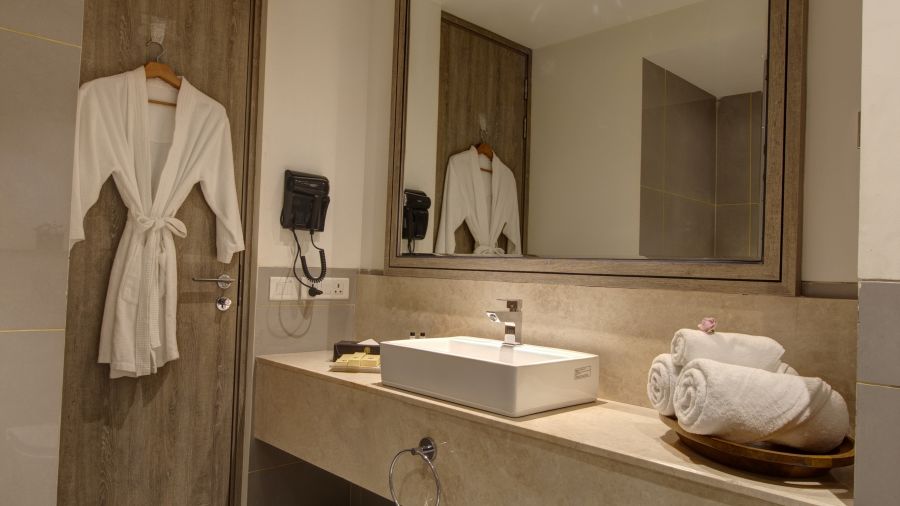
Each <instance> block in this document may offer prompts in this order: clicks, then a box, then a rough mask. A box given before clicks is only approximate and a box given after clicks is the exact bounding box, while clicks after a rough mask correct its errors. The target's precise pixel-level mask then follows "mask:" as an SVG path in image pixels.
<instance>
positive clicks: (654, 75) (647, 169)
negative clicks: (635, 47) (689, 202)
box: [641, 60, 666, 190]
mask: <svg viewBox="0 0 900 506" xmlns="http://www.w3.org/2000/svg"><path fill="white" fill-rule="evenodd" d="M643 65H644V68H643V79H642V81H643V83H642V84H643V86H642V89H641V93H642V96H643V98H642V104H643V109H642V111H641V186H649V187H651V188H655V189H657V190H661V189H663V188H664V187H665V175H664V171H665V152H666V149H665V134H664V129H665V96H666V90H665V85H666V81H665V75H666V71H665V70H664V69H663V68H662V67H660V66H659V65H655V64H653V63H651V62H649V61H647V60H644V62H643Z"/></svg>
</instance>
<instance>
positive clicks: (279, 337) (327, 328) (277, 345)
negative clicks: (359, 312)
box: [253, 267, 358, 355]
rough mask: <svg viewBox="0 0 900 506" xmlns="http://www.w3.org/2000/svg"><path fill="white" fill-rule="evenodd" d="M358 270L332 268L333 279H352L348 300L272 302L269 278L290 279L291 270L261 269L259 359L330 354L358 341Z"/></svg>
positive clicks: (256, 351) (255, 344) (256, 330)
mask: <svg viewBox="0 0 900 506" xmlns="http://www.w3.org/2000/svg"><path fill="white" fill-rule="evenodd" d="M357 273H358V270H356V269H340V268H331V269H329V270H328V275H329V277H343V278H349V279H350V298H349V299H348V300H312V301H270V300H269V278H271V277H273V276H277V277H281V276H290V275H291V271H290V268H287V267H261V268H259V270H258V273H257V301H256V308H255V311H256V319H255V322H254V338H253V350H254V354H255V355H267V354H272V353H296V352H303V351H316V350H328V349H331V347H332V345H333V344H334V343H336V342H338V341H340V340H343V339H354V337H355V334H354V325H355V319H356V298H357V286H356V285H357Z"/></svg>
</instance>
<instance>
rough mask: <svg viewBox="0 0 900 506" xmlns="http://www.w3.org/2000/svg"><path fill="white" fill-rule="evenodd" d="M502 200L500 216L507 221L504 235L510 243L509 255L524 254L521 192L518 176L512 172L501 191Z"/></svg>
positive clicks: (507, 250) (507, 249) (508, 247)
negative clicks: (520, 212) (518, 189)
mask: <svg viewBox="0 0 900 506" xmlns="http://www.w3.org/2000/svg"><path fill="white" fill-rule="evenodd" d="M500 195H501V197H500V198H501V199H502V202H500V203H499V205H498V212H499V213H500V216H499V218H500V219H501V220H503V221H504V222H505V223H504V225H503V235H505V236H506V239H507V240H508V242H509V244H508V245H507V247H506V253H507V254H508V255H521V254H522V232H521V228H520V227H519V192H518V191H517V190H516V178H515V176H513V175H512V172H510V173H509V174H508V177H506V178H505V180H504V182H503V190H502V191H501V192H500Z"/></svg>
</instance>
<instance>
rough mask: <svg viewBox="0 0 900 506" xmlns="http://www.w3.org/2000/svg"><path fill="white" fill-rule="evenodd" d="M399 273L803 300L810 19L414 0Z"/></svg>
mask: <svg viewBox="0 0 900 506" xmlns="http://www.w3.org/2000/svg"><path fill="white" fill-rule="evenodd" d="M396 27H397V29H396V44H395V48H396V54H395V59H394V60H395V62H394V66H395V83H394V93H395V95H394V108H393V132H392V144H393V150H392V175H391V182H390V184H391V201H390V212H391V215H390V216H391V217H392V219H391V223H390V227H389V234H390V240H389V241H388V246H387V255H386V264H387V271H388V273H389V274H404V275H423V276H439V277H462V278H478V279H484V278H492V279H509V280H521V281H527V280H533V281H552V282H564V283H565V282H572V283H577V284H596V285H614V286H670V287H671V286H674V287H685V288H695V287H706V288H712V289H722V290H727V291H739V292H764V293H783V294H794V293H796V290H797V258H798V253H799V243H798V242H799V208H800V195H799V191H800V181H801V169H802V147H803V105H804V104H803V101H804V86H805V81H804V75H805V69H804V67H805V40H806V39H805V28H806V3H805V1H801V0H772V1H771V2H766V1H764V0H751V1H748V0H642V1H635V2H586V1H583V0H565V1H554V2H546V1H542V0H524V1H520V2H513V3H510V2H507V1H503V0H399V1H398V3H397V23H396Z"/></svg>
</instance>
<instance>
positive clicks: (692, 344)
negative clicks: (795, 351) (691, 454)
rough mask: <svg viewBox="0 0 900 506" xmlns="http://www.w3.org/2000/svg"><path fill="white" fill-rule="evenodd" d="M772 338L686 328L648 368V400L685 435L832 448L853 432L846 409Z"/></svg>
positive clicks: (823, 449) (819, 450)
mask: <svg viewBox="0 0 900 506" xmlns="http://www.w3.org/2000/svg"><path fill="white" fill-rule="evenodd" d="M783 354H784V348H783V347H782V346H781V345H780V344H779V343H778V342H777V341H775V340H774V339H771V338H768V337H763V336H751V335H747V334H734V333H727V332H712V333H707V332H704V331H701V330H691V329H682V330H679V331H678V332H676V333H675V337H674V338H673V339H672V347H671V353H664V354H662V355H659V356H657V357H656V358H655V359H654V360H653V363H652V365H651V366H650V373H649V377H648V382H647V395H648V397H649V398H650V403H651V404H652V405H653V407H654V408H655V409H656V410H657V411H659V412H660V413H661V414H663V415H666V416H672V415H674V416H675V417H676V418H677V419H678V423H679V425H681V427H682V428H684V430H686V431H688V432H690V433H693V434H702V435H709V436H716V437H719V438H722V439H725V440H728V441H733V442H736V443H755V442H770V443H776V444H781V445H785V446H790V447H793V448H797V449H800V450H803V451H807V452H814V453H825V452H828V451H831V450H833V449H834V448H835V447H837V446H838V445H839V444H840V443H841V442H842V441H843V440H844V436H846V435H847V433H848V432H849V430H850V418H849V413H848V411H847V404H846V403H845V402H844V398H843V397H841V394H839V393H837V392H835V391H834V390H833V389H832V388H831V386H830V385H829V384H828V383H825V382H824V381H822V379H821V378H805V377H802V376H799V375H798V374H797V371H795V370H794V369H793V368H792V367H791V366H789V365H787V364H785V363H784V362H782V361H781V357H782V355H783Z"/></svg>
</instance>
